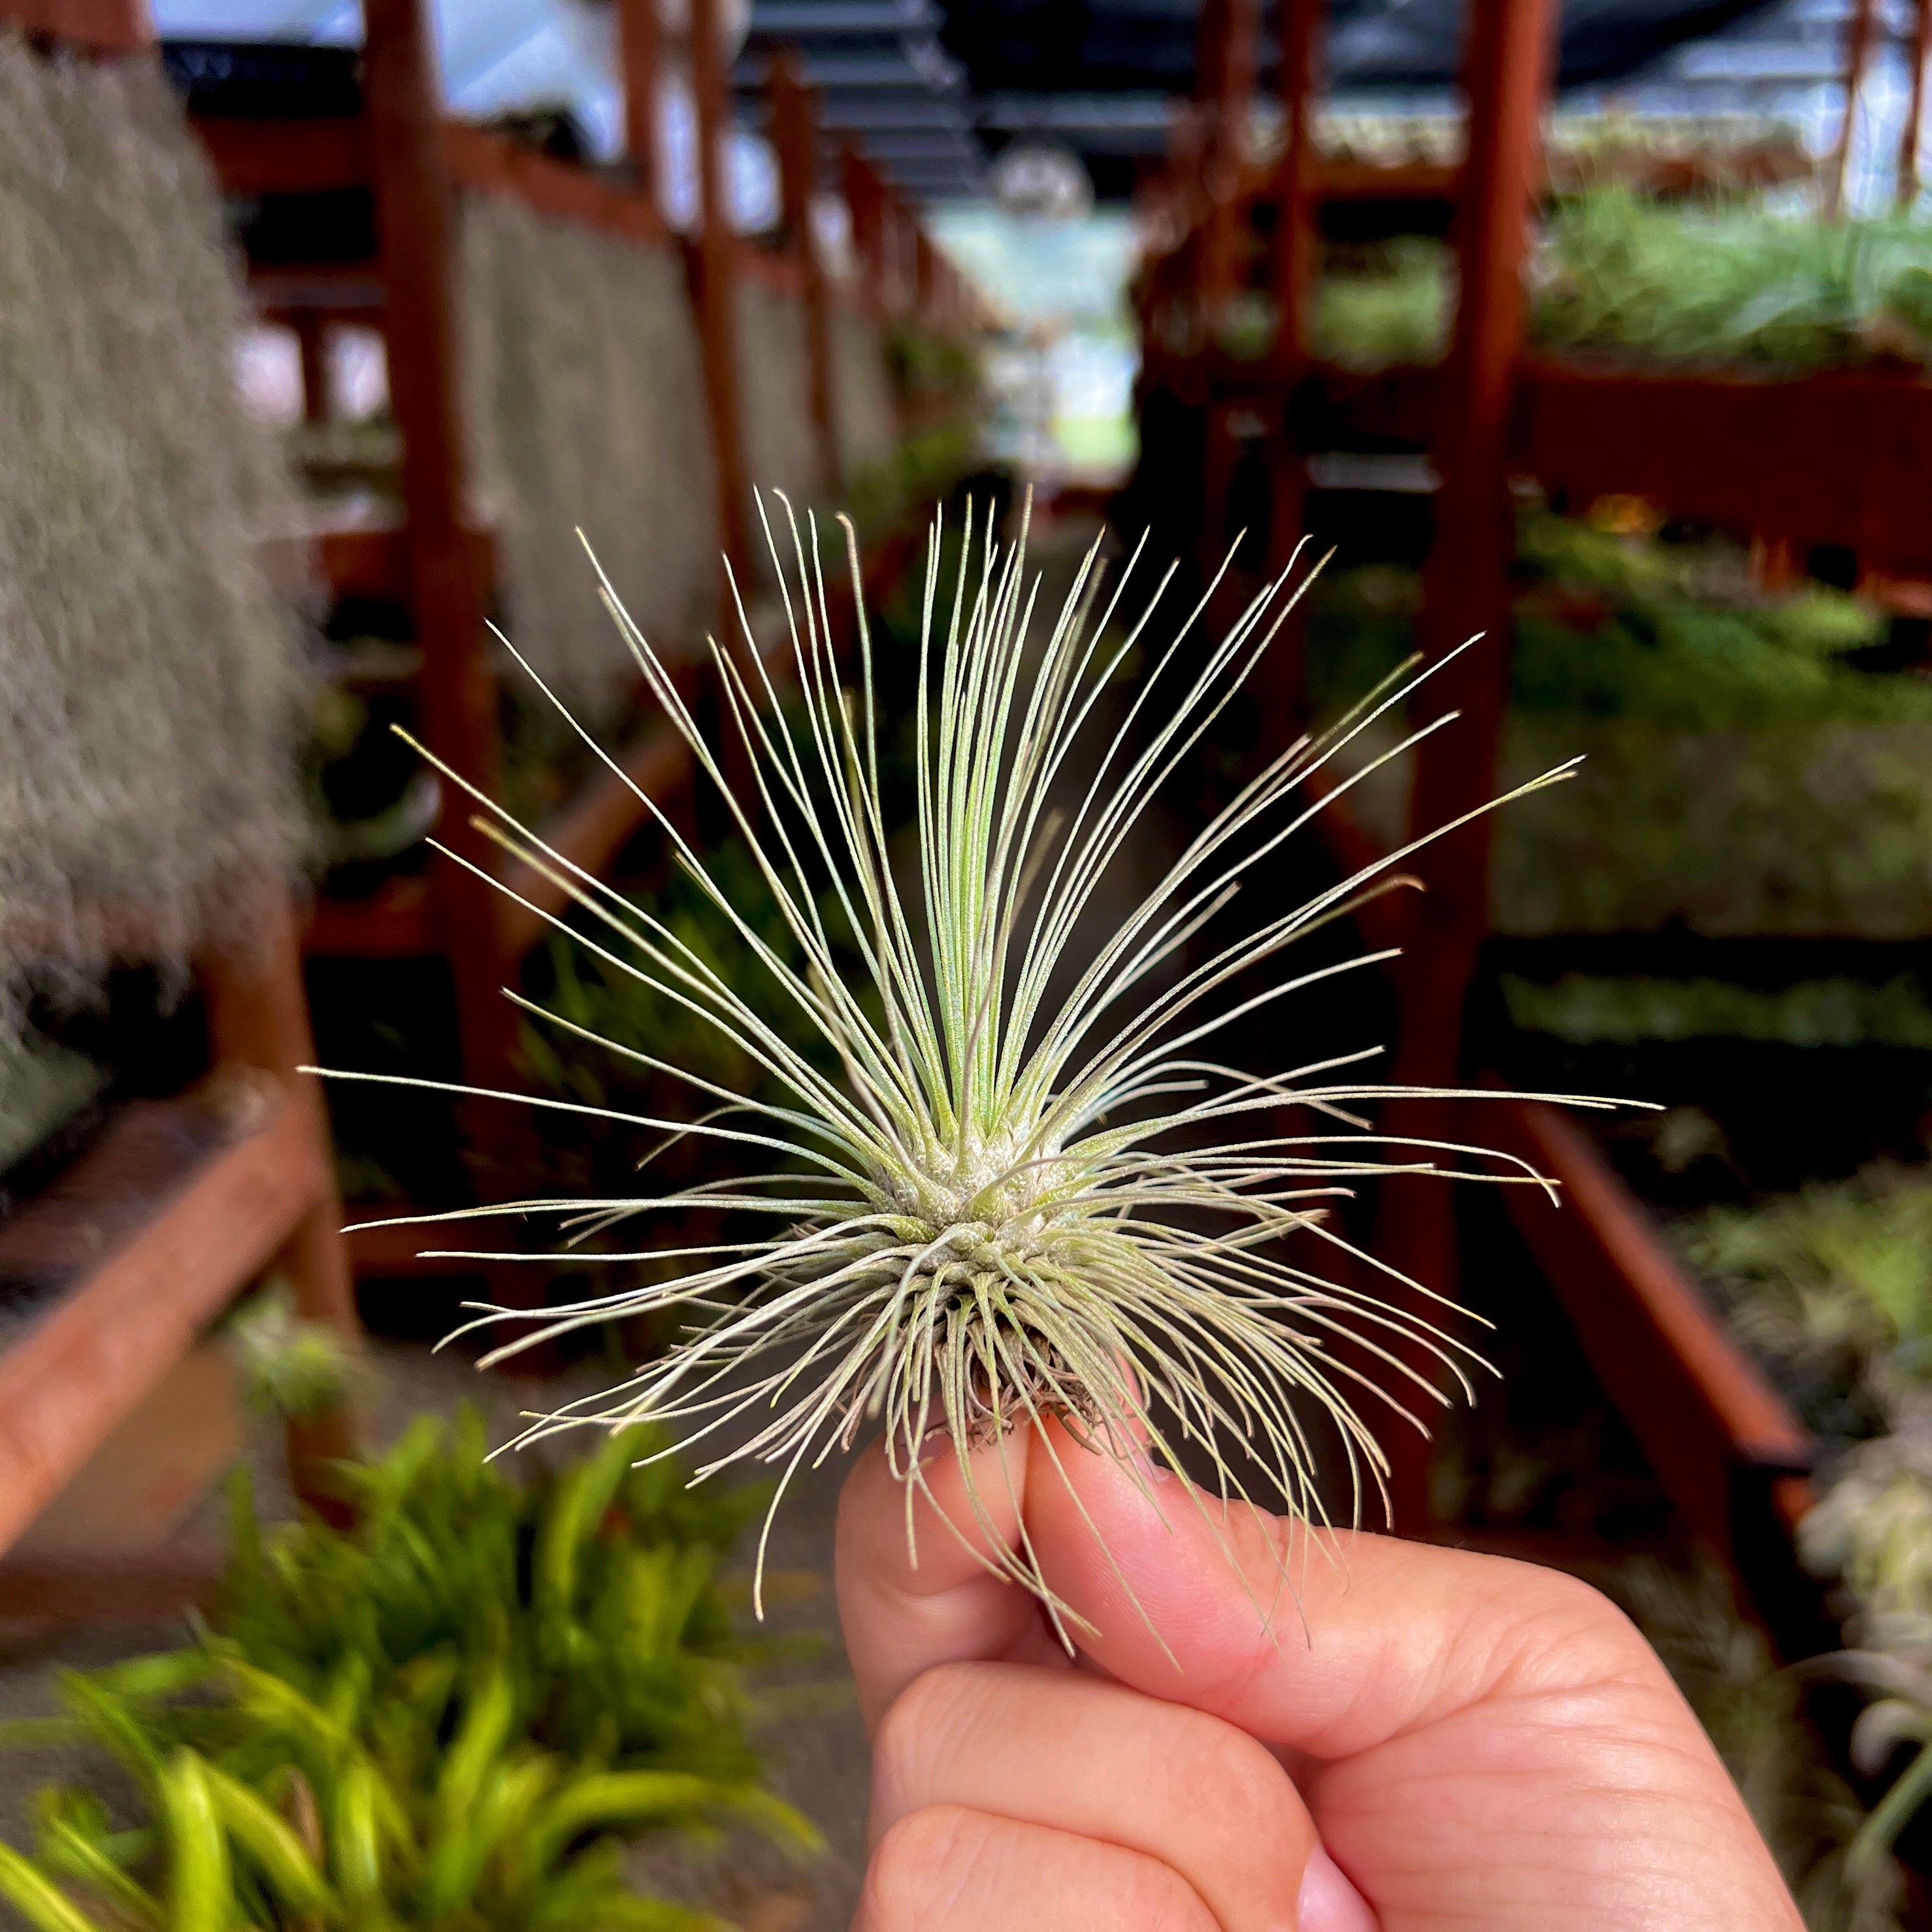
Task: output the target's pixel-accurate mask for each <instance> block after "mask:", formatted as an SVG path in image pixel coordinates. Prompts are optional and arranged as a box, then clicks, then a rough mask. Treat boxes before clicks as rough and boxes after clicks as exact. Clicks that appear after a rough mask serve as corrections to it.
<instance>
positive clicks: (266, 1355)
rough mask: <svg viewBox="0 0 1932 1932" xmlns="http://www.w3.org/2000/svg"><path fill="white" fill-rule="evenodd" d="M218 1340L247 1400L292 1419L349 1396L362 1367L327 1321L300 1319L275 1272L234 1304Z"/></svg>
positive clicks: (263, 1410) (258, 1408) (356, 1389)
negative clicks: (229, 1357)
mask: <svg viewBox="0 0 1932 1932" xmlns="http://www.w3.org/2000/svg"><path fill="white" fill-rule="evenodd" d="M221 1337H222V1340H223V1341H224V1342H225V1343H226V1344H227V1346H228V1349H229V1353H230V1354H231V1355H233V1357H234V1358H235V1363H236V1367H238V1368H239V1369H240V1370H241V1371H242V1389H243V1391H244V1393H245V1395H246V1397H247V1398H248V1404H249V1406H250V1407H251V1409H254V1410H256V1411H257V1412H258V1413H259V1414H261V1415H277V1416H287V1417H289V1418H292V1419H293V1420H294V1421H303V1420H305V1419H306V1418H308V1417H311V1416H314V1415H320V1413H321V1412H323V1410H324V1409H330V1408H333V1407H335V1406H336V1405H338V1404H339V1403H346V1402H350V1401H353V1400H354V1399H355V1398H356V1396H357V1395H358V1394H359V1393H360V1392H361V1390H362V1382H363V1376H364V1370H363V1367H362V1363H361V1362H360V1361H359V1360H358V1359H357V1357H356V1352H355V1351H354V1350H353V1349H351V1348H350V1346H349V1344H348V1343H347V1342H345V1341H344V1340H343V1338H342V1337H341V1335H340V1334H338V1333H337V1331H335V1329H333V1328H330V1327H329V1325H328V1324H327V1323H326V1322H309V1321H305V1320H304V1319H302V1316H300V1315H299V1314H298V1313H296V1306H295V1298H294V1295H293V1291H292V1290H291V1289H290V1286H289V1284H288V1283H287V1281H286V1280H284V1279H283V1277H281V1276H280V1275H275V1276H272V1277H270V1278H269V1280H268V1281H266V1283H263V1286H261V1287H260V1288H259V1289H257V1290H256V1292H254V1294H253V1295H250V1296H249V1297H248V1299H247V1300H246V1301H244V1302H242V1304H240V1306H239V1307H237V1308H236V1310H235V1311H234V1313H233V1314H231V1315H230V1316H229V1317H228V1319H227V1320H226V1322H223V1324H222V1326H221Z"/></svg>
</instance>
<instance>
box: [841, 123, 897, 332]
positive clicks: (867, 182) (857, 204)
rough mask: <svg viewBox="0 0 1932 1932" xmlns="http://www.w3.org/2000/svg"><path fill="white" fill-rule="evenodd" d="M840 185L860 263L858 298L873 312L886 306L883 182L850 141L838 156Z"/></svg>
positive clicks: (855, 254)
mask: <svg viewBox="0 0 1932 1932" xmlns="http://www.w3.org/2000/svg"><path fill="white" fill-rule="evenodd" d="M838 175H839V187H840V189H841V191H842V192H843V193H844V196H845V205H846V207H847V209H849V210H850V213H851V217H852V253H853V256H854V257H856V260H857V262H858V265H859V294H860V299H862V301H863V302H864V303H865V306H866V308H868V310H869V311H871V313H872V314H874V315H875V316H876V315H879V314H883V312H884V310H885V308H886V293H885V290H884V287H883V284H884V282H885V279H886V209H885V195H884V184H883V182H882V181H880V179H879V178H878V176H877V175H876V174H874V172H872V170H871V169H870V168H869V167H868V166H866V164H865V157H864V156H863V155H862V154H860V153H859V151H858V149H857V148H855V147H853V145H852V144H851V142H849V141H848V142H846V143H845V145H844V148H843V149H842V150H841V152H840V154H839V157H838Z"/></svg>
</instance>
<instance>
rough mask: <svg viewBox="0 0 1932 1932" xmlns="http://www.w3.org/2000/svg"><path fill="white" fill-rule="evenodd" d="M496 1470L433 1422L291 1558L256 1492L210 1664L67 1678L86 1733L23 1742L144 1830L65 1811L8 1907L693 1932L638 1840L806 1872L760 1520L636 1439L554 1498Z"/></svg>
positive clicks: (73, 1803)
mask: <svg viewBox="0 0 1932 1932" xmlns="http://www.w3.org/2000/svg"><path fill="white" fill-rule="evenodd" d="M486 1446H487V1445H486V1442H485V1438H484V1429H483V1425H482V1424H481V1420H480V1419H479V1418H478V1417H477V1416H476V1415H474V1414H473V1413H472V1412H464V1413H463V1415H460V1417H459V1418H458V1421H457V1422H456V1424H455V1427H454V1429H453V1430H452V1429H449V1428H448V1427H446V1425H445V1424H443V1422H442V1421H440V1419H437V1418H422V1420H421V1421H419V1422H418V1423H417V1424H416V1425H415V1426H414V1427H413V1428H412V1429H411V1430H410V1432H409V1433H407V1435H406V1436H404V1438H403V1439H402V1440H401V1442H399V1443H398V1445H397V1446H396V1447H395V1448H394V1449H393V1450H392V1451H391V1452H390V1453H389V1455H388V1456H387V1457H386V1458H385V1459H384V1460H382V1461H381V1462H380V1463H375V1464H373V1465H371V1466H366V1467H362V1466H358V1467H354V1468H350V1469H345V1470H344V1472H343V1481H344V1485H345V1487H346V1490H347V1495H348V1497H349V1499H350V1500H351V1501H353V1503H354V1505H356V1510H357V1511H358V1520H357V1523H356V1527H355V1529H353V1530H351V1531H350V1532H336V1531H333V1530H331V1529H327V1528H326V1527H325V1526H323V1525H321V1524H320V1523H314V1522H305V1523H299V1524H293V1525H289V1526H284V1527H283V1528H282V1529H279V1530H276V1531H273V1532H269V1534H268V1535H266V1536H265V1535H263V1532H262V1531H261V1529H260V1527H259V1526H258V1524H257V1520H256V1518H255V1516H254V1511H253V1510H252V1508H251V1507H250V1506H249V1504H248V1496H247V1493H246V1491H245V1490H243V1491H241V1492H239V1493H238V1498H237V1505H238V1506H237V1509H236V1554H235V1558H234V1562H233V1569H232V1571H231V1573H230V1575H229V1579H228V1584H227V1588H226V1592H225V1595H224V1598H223V1603H222V1605H221V1607H220V1611H219V1613H217V1616H215V1618H214V1621H213V1622H212V1624H211V1627H210V1628H208V1630H207V1631H205V1634H203V1637H202V1640H201V1642H199V1643H197V1644H196V1645H195V1646H192V1647H190V1648H189V1649H184V1650H181V1651H177V1652H172V1653H169V1654H167V1655H161V1656H157V1657H150V1658H140V1659H137V1660H136V1661H133V1662H132V1663H130V1664H121V1665H116V1666H113V1667H110V1668H109V1669H107V1670H101V1671H96V1672H92V1673H86V1674H81V1673H68V1674H67V1675H66V1676H65V1677H64V1678H63V1679H62V1685H61V1695H62V1702H63V1703H64V1704H65V1706H66V1708H67V1712H68V1717H67V1718H66V1719H65V1721H55V1722H53V1723H52V1724H41V1723H31V1724H26V1725H22V1726H17V1727H14V1728H15V1731H16V1733H17V1737H16V1741H17V1742H47V1741H49V1739H50V1737H58V1738H62V1739H66V1738H70V1737H71V1738H78V1739H82V1740H84V1741H87V1742H92V1744H94V1745H96V1746H98V1747H100V1748H104V1749H105V1750H106V1751H107V1752H108V1753H110V1754H111V1755H112V1756H113V1757H114V1758H115V1759H116V1760H118V1761H119V1763H120V1764H121V1766H122V1768H123V1769H124V1771H126V1772H127V1773H128V1774H129V1775H130V1777H131V1778H132V1780H133V1785H134V1787H135V1790H136V1794H137V1797H138V1799H139V1810H140V1814H141V1815H140V1818H139V1822H138V1823H135V1824H133V1825H131V1826H127V1827H126V1828H124V1829H121V1828H116V1827H115V1826H113V1824H112V1823H110V1820H109V1818H108V1817H107V1814H106V1812H105V1811H104V1808H102V1806H101V1804H100V1802H99V1801H98V1799H95V1797H93V1796H92V1795H91V1794H90V1793H87V1792H86V1791H83V1790H80V1789H77V1788H74V1787H55V1788H54V1789H52V1790H49V1791H47V1792H46V1793H43V1794H42V1797H41V1800H40V1807H39V1813H40V1846H39V1851H38V1855H37V1858H27V1857H26V1856H25V1855H23V1854H22V1853H20V1852H17V1851H14V1850H12V1849H8V1848H6V1847H5V1846H0V1897H5V1898H6V1899H7V1901H8V1902H9V1903H11V1904H12V1905H13V1907H14V1908H15V1909H16V1910H17V1911H18V1912H20V1914H21V1915H23V1917H24V1918H26V1920H27V1921H28V1924H31V1925H32V1926H34V1927H37V1928H41V1932H89V1928H96V1927H110V1928H126V1927H136V1928H145V1927H153V1928H155V1932H160V1928H162V1927H166V1928H167V1932H229V1928H233V1927H236V1926H240V1925H251V1926H254V1927H258V1928H264V1932H266V1928H269V1927H286V1928H288V1932H295V1928H297V1927H303V1928H308V1927H353V1928H363V1927H394V1928H396V1932H403V1928H411V1932H414V1928H422V1932H432V1928H437V1932H458V1928H460V1932H538V1928H544V1932H548V1929H549V1928H553V1927H554V1928H556V1932H599V1928H610V1932H617V1928H635V1932H698V1928H700V1927H706V1926H712V1925H715V1921H712V1920H710V1919H708V1918H704V1917H703V1916H702V1915H699V1914H696V1913H694V1912H688V1911H685V1910H684V1909H682V1908H680V1907H678V1906H672V1905H669V1904H667V1903H664V1902H662V1901H661V1900H655V1899H649V1898H646V1897H640V1895H638V1894H636V1893H634V1892H633V1891H631V1890H630V1889H629V1888H628V1886H627V1885H626V1884H625V1882H624V1879H623V1876H622V1869H621V1862H620V1852H621V1848H622V1842H623V1841H625V1839H627V1838H634V1837H637V1836H638V1835H641V1834H643V1833H646V1832H652V1831H657V1830H661V1829H667V1828H682V1829H715V1828H717V1827H718V1826H721V1825H723V1824H726V1823H745V1824H748V1825H750V1826H752V1827H754V1829H758V1830H760V1831H761V1832H766V1833H767V1834H769V1835H772V1836H774V1837H775V1838H778V1840H779V1841H781V1842H782V1843H786V1844H787V1845H789V1846H791V1847H793V1849H810V1848H811V1846H812V1844H813V1843H814V1837H813V1834H812V1832H811V1828H810V1827H809V1826H808V1825H807V1824H806V1823H805V1822H804V1820H802V1819H801V1818H800V1817H799V1816H798V1815H797V1814H796V1813H795V1812H793V1811H791V1810H790V1808H789V1807H787V1806H786V1805H783V1804H781V1802H779V1801H778V1799H775V1798H774V1797H772V1796H771V1795H770V1794H769V1793H768V1792H766V1790H763V1788H762V1787H761V1786H760V1784H758V1782H757V1760H756V1757H755V1756H754V1753H753V1751H752V1750H751V1745H750V1743H749V1742H748V1737H747V1734H746V1721H747V1718H748V1711H749V1706H748V1702H747V1697H746V1693H745V1689H744V1687H743V1684H742V1677H741V1674H740V1673H741V1666H740V1658H741V1655H742V1653H741V1652H740V1650H739V1646H737V1644H736V1641H735V1640H734V1638H733V1632H732V1628H731V1622H730V1617H729V1616H728V1614H727V1611H726V1609H725V1607H724V1602H723V1600H722V1598H721V1595H720V1594H719V1591H718V1585H717V1583H716V1580H715V1565H716V1564H717V1562H718V1558H719V1556H720V1555H721V1553H722V1551H723V1550H724V1547H726V1546H727V1544H729V1543H730V1541H731V1539H732V1538H733V1535H735V1534H736V1531H737V1529H738V1528H739V1525H740V1524H741V1523H742V1520H743V1508H742V1503H741V1502H739V1500H737V1499H732V1498H728V1497H721V1498H718V1499H711V1498H709V1497H706V1498H705V1499H699V1498H697V1497H695V1496H692V1495H691V1493H689V1492H688V1491H687V1490H685V1488H684V1487H683V1486H682V1481H681V1478H680V1476H679V1472H678V1471H677V1470H676V1467H675V1466H673V1465H672V1464H670V1463H664V1462H656V1463H648V1464H647V1465H646V1466H643V1467H637V1466H634V1464H636V1463H637V1461H638V1460H639V1458H640V1457H641V1456H642V1455H643V1454H644V1453H645V1452H646V1451H647V1450H648V1449H649V1448H651V1447H652V1446H654V1445H652V1443H651V1442H649V1440H648V1439H643V1438H640V1436H638V1435H637V1434H636V1433H628V1434H627V1433H622V1432H619V1433H616V1434H613V1436H612V1437H611V1438H610V1441H609V1442H607V1443H606V1444H604V1445H603V1446H602V1447H601V1448H600V1450H599V1451H598V1454H596V1455H595V1457H592V1458H590V1459H589V1460H586V1461H582V1462H579V1463H575V1464H574V1465H572V1466H569V1467H568V1468H566V1469H564V1470H563V1471H562V1472H560V1473H559V1474H557V1475H554V1476H551V1477H547V1478H544V1479H542V1480H541V1481H538V1482H535V1483H533V1484H516V1483H513V1482H511V1481H510V1480H508V1478H506V1477H505V1476H504V1475H502V1473H501V1472H499V1470H497V1469H496V1468H494V1467H493V1466H491V1465H490V1464H489V1463H487V1462H486V1460H485V1449H486ZM22 1734H24V1735H22Z"/></svg>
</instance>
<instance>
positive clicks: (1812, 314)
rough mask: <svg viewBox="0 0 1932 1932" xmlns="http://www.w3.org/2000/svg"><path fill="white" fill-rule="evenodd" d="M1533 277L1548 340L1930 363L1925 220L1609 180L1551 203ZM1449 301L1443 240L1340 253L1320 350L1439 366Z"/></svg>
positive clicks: (1774, 362) (1577, 347)
mask: <svg viewBox="0 0 1932 1932" xmlns="http://www.w3.org/2000/svg"><path fill="white" fill-rule="evenodd" d="M1531 275H1532V302H1531V311H1530V331H1531V334H1532V338H1533V339H1534V340H1535V342H1536V343H1537V344H1538V346H1539V347H1543V348H1546V349H1554V350H1562V351H1564V352H1565V353H1573V354H1574V353H1583V354H1589V355H1602V356H1616V357H1620V358H1622V359H1626V360H1629V361H1633V362H1646V363H1661V364H1666V365H1672V366H1675V367H1683V368H1738V369H1742V370H1746V371H1754V372H1756V373H1758V374H1764V375H1772V376H1798V375H1806V374H1812V373H1814V372H1816V371H1820V370H1824V369H1834V368H1849V367H1855V366H1857V365H1860V364H1868V363H1872V362H1885V361H1890V362H1906V363H1912V364H1921V365H1922V364H1924V363H1927V362H1932V225H1928V224H1927V223H1924V222H1922V221H1915V220H1910V219H1909V218H1906V217H1901V216H1885V217H1876V218H1873V219H1870V220H1856V221H1846V222H1838V223H1825V222H1821V221H1818V220H1814V219H1811V218H1808V217H1802V216H1790V215H1784V214H1776V213H1774V212H1772V211H1769V209H1766V208H1763V206H1761V205H1757V204H1755V203H1754V202H1751V201H1749V200H1747V199H1743V198H1741V197H1725V198H1718V199H1706V200H1703V201H1699V202H1688V203H1686V202H1660V201H1658V200H1655V199H1651V198H1649V197H1648V196H1645V195H1643V193H1640V192H1639V191H1638V190H1636V189H1634V188H1632V187H1628V186H1623V185H1618V184H1612V185H1608V186H1604V187H1593V188H1592V189H1590V190H1588V191H1586V192H1585V193H1580V194H1575V195H1571V196H1565V197H1564V198H1563V199H1561V200H1559V202H1557V203H1556V207H1555V208H1554V210H1553V212H1552V214H1551V215H1550V218H1549V220H1548V222H1547V225H1546V226H1545V228H1544V233H1543V236H1542V239H1541V242H1540V244H1539V246H1538V250H1537V252H1536V254H1535V258H1534V260H1533V263H1532V270H1531ZM1454 304H1455V257H1454V254H1453V253H1452V251H1451V250H1450V249H1449V248H1447V247H1446V246H1445V245H1444V244H1442V242H1436V241H1432V240H1430V239H1426V238H1424V237H1421V236H1407V237H1403V238H1402V239H1400V240H1399V241H1397V242H1393V243H1382V244H1379V245H1374V246H1371V247H1368V248H1353V249H1349V250H1345V251H1337V252H1336V253H1335V254H1333V255H1331V259H1330V261H1329V263H1328V272H1326V273H1325V275H1324V276H1323V278H1322V283H1321V285H1320V287H1319V290H1318V292H1317V294H1316V305H1315V339H1316V346H1317V349H1318V351H1319V353H1320V354H1321V355H1322V356H1323V357H1324V358H1325V359H1326V360H1328V361H1329V362H1334V363H1337V364H1338V365H1340V366H1342V367H1343V368H1352V369H1358V370H1375V369H1383V368H1392V367H1397V366H1400V365H1415V364H1429V363H1433V362H1439V361H1440V360H1441V359H1442V356H1443V354H1444V353H1445V350H1447V348H1448V342H1449V335H1450V329H1451V324H1452V323H1453V320H1454Z"/></svg>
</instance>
